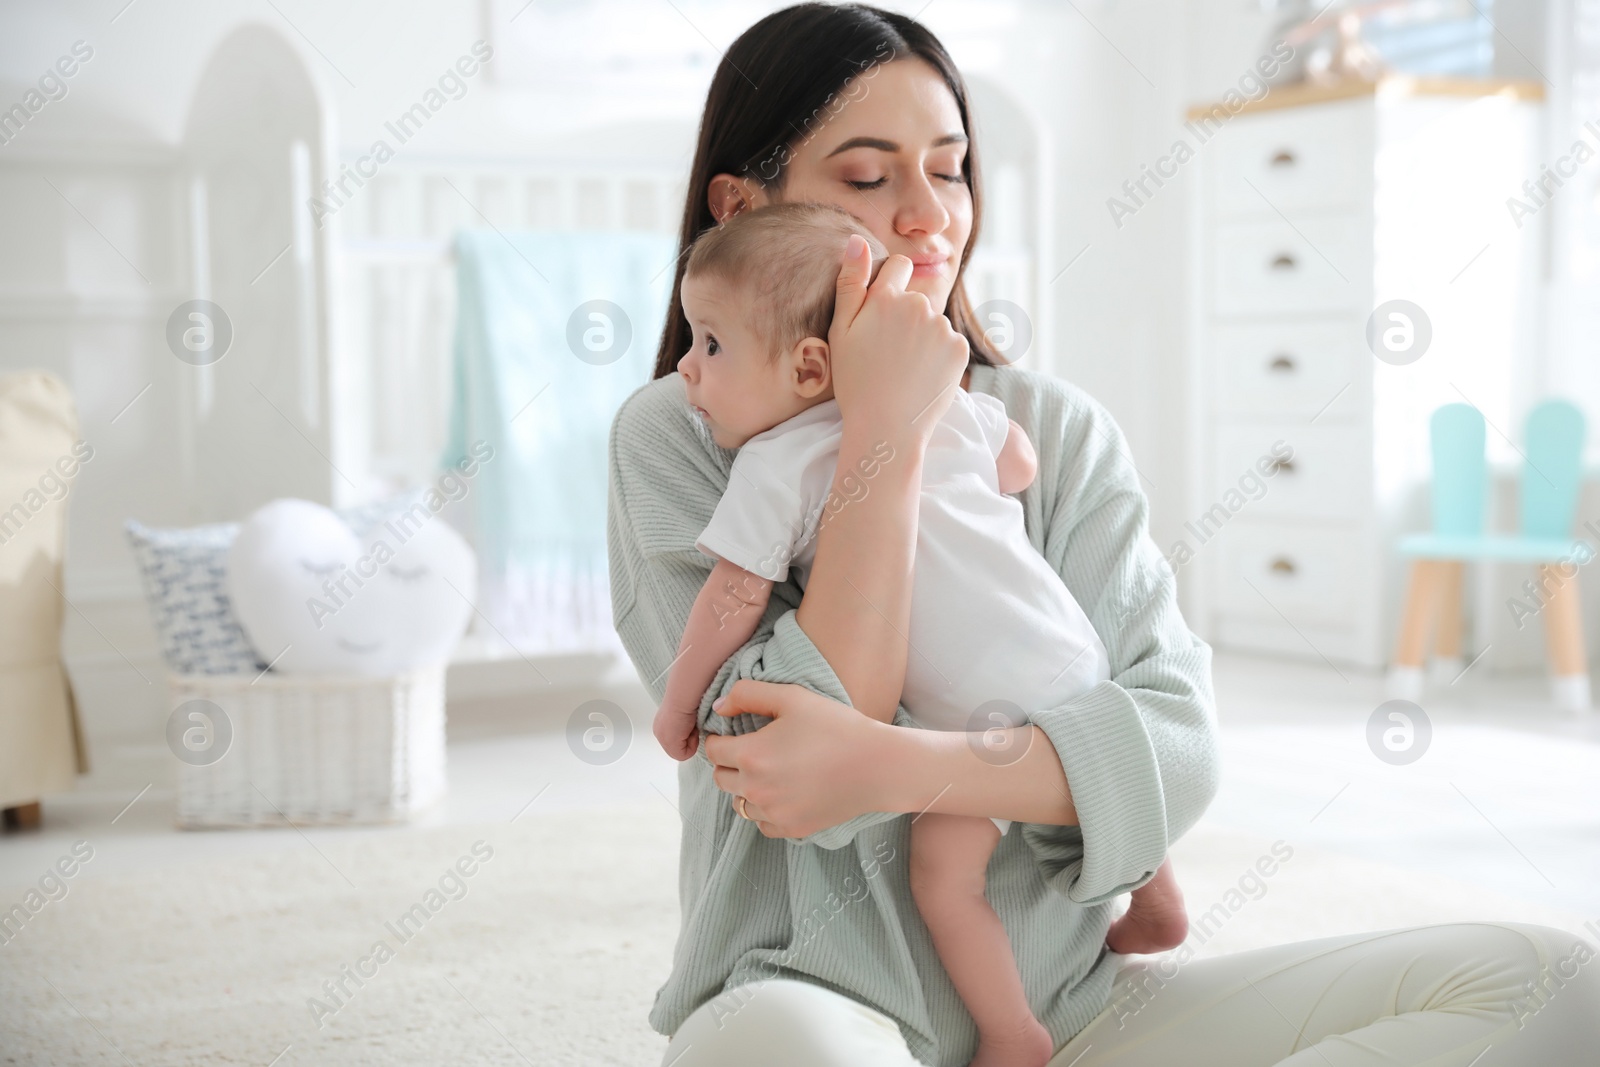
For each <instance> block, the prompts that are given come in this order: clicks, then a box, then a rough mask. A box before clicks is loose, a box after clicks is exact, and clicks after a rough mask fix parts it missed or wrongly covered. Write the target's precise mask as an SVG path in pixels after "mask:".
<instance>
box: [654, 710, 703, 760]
mask: <svg viewBox="0 0 1600 1067" xmlns="http://www.w3.org/2000/svg"><path fill="white" fill-rule="evenodd" d="M695 712H696V709H695V708H669V707H668V706H667V705H665V704H663V705H661V706H660V707H659V708H657V709H656V717H655V721H654V722H653V723H652V724H651V730H652V731H653V732H654V733H655V735H656V740H657V741H658V742H660V743H661V747H662V748H663V749H664V750H665V751H666V753H667V755H669V756H671V757H672V758H673V759H675V760H678V761H679V762H682V761H683V760H686V759H688V758H689V757H691V756H693V755H694V754H695V752H697V751H698V750H699V748H700V723H699V721H698V719H697V716H696V714H695Z"/></svg>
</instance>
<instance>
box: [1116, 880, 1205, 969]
mask: <svg viewBox="0 0 1600 1067" xmlns="http://www.w3.org/2000/svg"><path fill="white" fill-rule="evenodd" d="M1188 936H1189V914H1188V912H1187V911H1185V910H1184V907H1183V890H1181V889H1179V888H1178V876H1177V875H1176V874H1175V873H1174V872H1173V870H1172V861H1171V860H1166V861H1164V862H1163V863H1162V864H1161V867H1160V869H1159V870H1157V871H1156V876H1155V877H1154V878H1152V879H1150V881H1149V882H1147V883H1146V884H1144V885H1143V886H1140V887H1139V888H1138V889H1137V890H1135V891H1134V894H1133V898H1132V900H1131V901H1129V903H1128V911H1127V913H1126V914H1125V915H1123V916H1122V917H1121V918H1119V919H1117V920H1116V921H1115V922H1113V923H1112V924H1111V929H1109V930H1108V931H1106V944H1107V945H1109V946H1110V948H1111V951H1112V952H1118V953H1122V954H1123V955H1134V954H1143V953H1150V952H1165V951H1166V950H1167V949H1169V948H1177V947H1178V946H1179V945H1181V944H1183V939H1184V938H1185V937H1188Z"/></svg>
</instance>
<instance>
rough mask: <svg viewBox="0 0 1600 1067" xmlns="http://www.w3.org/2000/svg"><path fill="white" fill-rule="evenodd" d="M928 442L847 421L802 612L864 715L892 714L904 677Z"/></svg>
mask: <svg viewBox="0 0 1600 1067" xmlns="http://www.w3.org/2000/svg"><path fill="white" fill-rule="evenodd" d="M923 447H924V446H923V444H922V443H921V442H920V441H919V440H918V439H917V438H916V437H915V435H914V434H912V433H911V431H910V430H909V428H907V429H906V430H905V431H904V432H901V433H893V432H891V433H883V434H873V433H870V432H860V431H856V430H853V429H852V428H851V427H850V426H849V425H846V427H845V430H844V433H843V436H842V439H841V441H840V446H839V463H838V466H837V467H836V468H835V471H834V481H833V489H832V492H831V493H830V495H829V498H828V502H827V504H825V505H824V514H823V520H822V527H821V530H820V532H819V533H818V535H817V551H816V557H815V559H814V561H813V563H812V567H811V574H810V577H809V578H808V580H807V583H806V591H805V596H804V598H803V599H802V600H801V602H800V608H799V610H798V612H797V613H796V621H797V622H798V623H799V624H800V628H801V629H802V630H804V631H805V634H806V636H807V637H808V638H809V639H810V640H811V642H812V644H814V645H816V647H817V651H819V652H821V653H822V656H823V658H824V659H826V660H827V661H828V665H829V666H830V667H832V668H833V672H834V674H836V675H837V676H838V678H839V681H840V683H841V684H843V686H844V690H845V692H846V693H848V694H849V696H850V703H851V704H852V705H853V706H854V707H855V708H856V709H857V710H858V711H860V712H862V713H863V714H865V715H867V716H869V717H871V718H873V719H876V720H878V721H879V722H883V723H888V722H892V721H893V720H894V712H895V708H896V706H898V704H899V703H900V691H901V689H902V688H903V687H904V684H905V676H906V656H907V653H908V649H907V643H906V641H907V639H906V636H905V634H906V631H907V629H908V627H909V624H910V618H911V577H912V567H913V560H914V557H915V554H916V547H917V512H918V501H919V497H920V494H921V491H922V454H923Z"/></svg>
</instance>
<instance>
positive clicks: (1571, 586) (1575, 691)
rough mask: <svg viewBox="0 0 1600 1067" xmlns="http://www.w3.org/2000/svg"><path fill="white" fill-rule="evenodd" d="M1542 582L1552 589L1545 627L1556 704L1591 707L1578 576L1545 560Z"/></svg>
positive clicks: (1571, 708)
mask: <svg viewBox="0 0 1600 1067" xmlns="http://www.w3.org/2000/svg"><path fill="white" fill-rule="evenodd" d="M1539 586H1540V588H1542V589H1549V590H1550V599H1549V600H1548V601H1547V602H1546V603H1545V606H1544V628H1545V640H1546V641H1547V642H1548V644H1549V651H1550V674H1551V683H1552V686H1553V688H1554V692H1555V701H1556V706H1557V707H1559V708H1560V709H1561V710H1563V711H1588V710H1589V661H1588V656H1587V654H1586V653H1585V651H1584V647H1583V612H1582V608H1581V607H1580V601H1579V597H1578V576H1577V575H1576V574H1572V575H1570V576H1569V575H1564V574H1562V568H1561V567H1560V566H1559V565H1552V564H1542V565H1541V566H1540V567H1539Z"/></svg>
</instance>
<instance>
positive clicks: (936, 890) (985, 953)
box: [910, 812, 1053, 1067]
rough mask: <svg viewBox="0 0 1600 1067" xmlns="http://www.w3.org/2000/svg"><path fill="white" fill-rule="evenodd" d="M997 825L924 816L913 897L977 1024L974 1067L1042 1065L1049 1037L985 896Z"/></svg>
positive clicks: (915, 839)
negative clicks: (1030, 1007) (1033, 1008)
mask: <svg viewBox="0 0 1600 1067" xmlns="http://www.w3.org/2000/svg"><path fill="white" fill-rule="evenodd" d="M999 840H1000V830H999V828H998V827H997V826H995V824H994V823H993V822H991V821H990V820H988V819H984V818H977V817H973V816H969V815H941V814H936V813H932V812H924V813H922V814H921V815H919V816H917V818H916V819H915V820H914V821H913V822H912V823H911V871H910V879H911V893H912V896H913V897H914V898H915V899H916V902H917V910H918V911H920V912H921V913H922V921H923V922H924V923H926V924H927V926H928V933H929V934H930V935H932V937H933V947H934V949H935V950H936V951H937V952H938V953H939V960H940V962H942V963H943V964H944V969H945V971H946V972H948V973H949V975H950V981H951V983H952V984H953V985H954V986H955V987H956V992H957V993H959V994H960V995H961V1000H962V1002H963V1003H964V1004H966V1006H967V1011H968V1012H969V1013H970V1014H971V1015H972V1019H973V1022H975V1023H977V1026H978V1035H979V1038H978V1054H977V1055H976V1056H975V1057H974V1058H973V1060H972V1064H971V1067H1043V1065H1044V1063H1045V1061H1046V1060H1048V1059H1049V1058H1050V1054H1051V1052H1052V1051H1053V1046H1052V1042H1051V1040H1050V1033H1049V1031H1047V1030H1046V1029H1045V1028H1044V1026H1043V1025H1042V1024H1041V1023H1040V1022H1039V1020H1037V1019H1035V1018H1034V1017H1033V1012H1032V1011H1031V1010H1030V1009H1029V1008H1028V998H1027V995H1026V993H1024V992H1023V989H1022V977H1021V975H1019V974H1018V973H1017V960H1016V957H1015V956H1014V955H1012V952H1011V942H1010V940H1009V939H1008V938H1007V937H1006V930H1005V927H1004V926H1003V925H1002V924H1001V922H1000V917H999V916H998V915H996V914H995V913H994V909H993V908H992V907H990V906H989V901H988V899H987V898H985V897H984V895H983V888H984V880H985V878H986V876H987V874H988V868H989V857H990V855H991V854H993V852H994V846H995V844H996V843H997V842H998V841H999Z"/></svg>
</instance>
